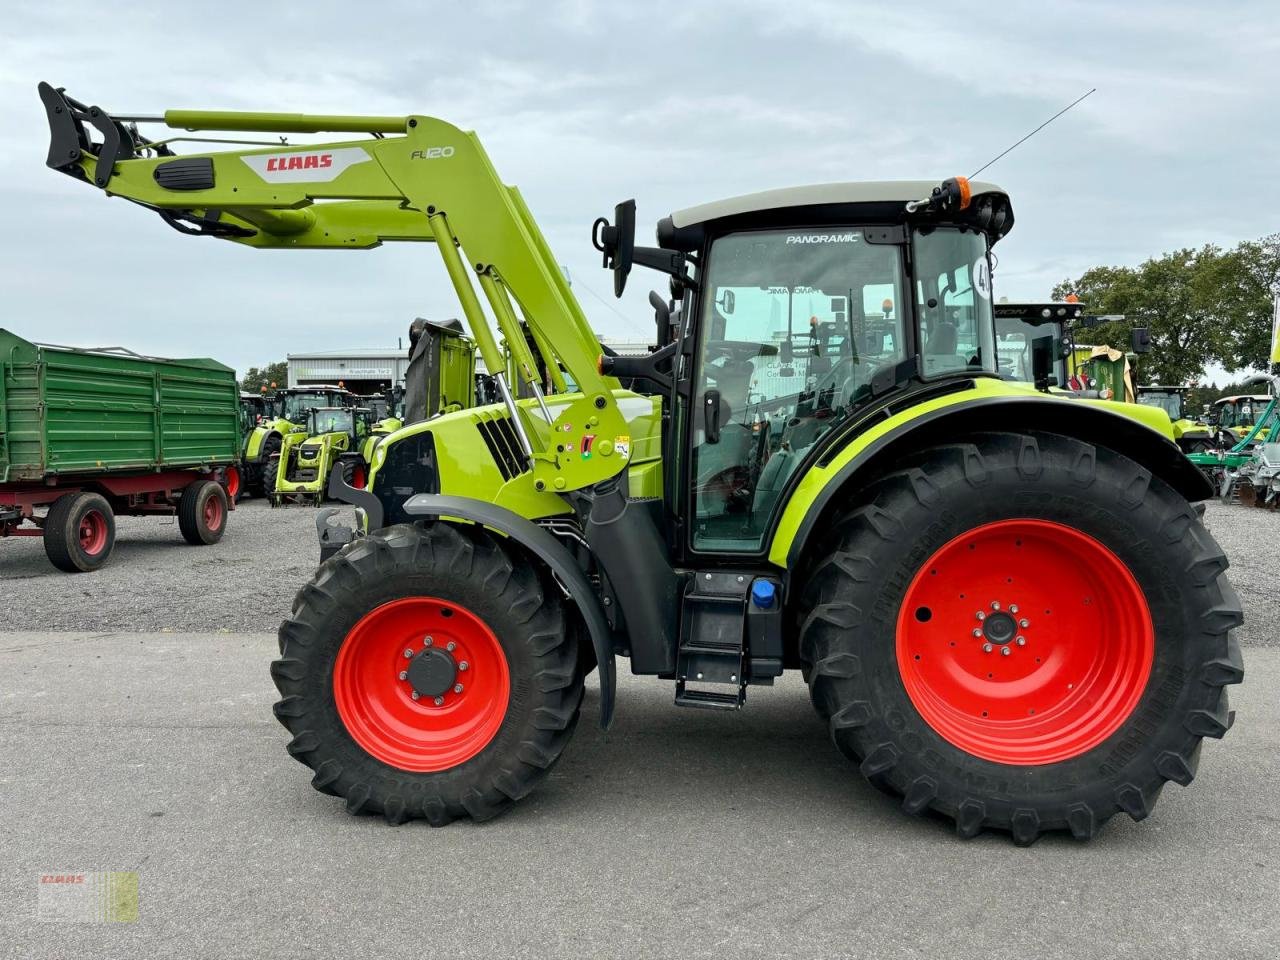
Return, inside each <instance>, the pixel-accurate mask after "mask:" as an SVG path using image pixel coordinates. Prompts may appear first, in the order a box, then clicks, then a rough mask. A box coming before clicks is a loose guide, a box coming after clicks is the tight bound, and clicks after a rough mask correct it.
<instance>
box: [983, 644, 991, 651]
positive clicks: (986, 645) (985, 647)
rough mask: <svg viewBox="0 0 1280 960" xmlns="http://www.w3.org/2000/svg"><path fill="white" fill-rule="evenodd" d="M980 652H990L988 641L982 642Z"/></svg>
mask: <svg viewBox="0 0 1280 960" xmlns="http://www.w3.org/2000/svg"><path fill="white" fill-rule="evenodd" d="M982 652H983V653H990V652H991V644H989V643H984V644H983V645H982Z"/></svg>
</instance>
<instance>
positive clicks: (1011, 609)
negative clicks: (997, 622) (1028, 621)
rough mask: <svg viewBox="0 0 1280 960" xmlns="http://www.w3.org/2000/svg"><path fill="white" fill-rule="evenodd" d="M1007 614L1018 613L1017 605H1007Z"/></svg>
mask: <svg viewBox="0 0 1280 960" xmlns="http://www.w3.org/2000/svg"><path fill="white" fill-rule="evenodd" d="M1009 612H1010V613H1017V612H1018V605H1017V604H1016V603H1011V604H1009Z"/></svg>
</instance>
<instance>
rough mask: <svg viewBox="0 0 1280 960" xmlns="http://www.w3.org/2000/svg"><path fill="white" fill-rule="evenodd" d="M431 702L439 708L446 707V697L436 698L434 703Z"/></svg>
mask: <svg viewBox="0 0 1280 960" xmlns="http://www.w3.org/2000/svg"><path fill="white" fill-rule="evenodd" d="M431 702H432V703H434V704H435V705H436V706H437V707H439V706H443V705H444V697H436V698H435V699H434V700H433V701H431Z"/></svg>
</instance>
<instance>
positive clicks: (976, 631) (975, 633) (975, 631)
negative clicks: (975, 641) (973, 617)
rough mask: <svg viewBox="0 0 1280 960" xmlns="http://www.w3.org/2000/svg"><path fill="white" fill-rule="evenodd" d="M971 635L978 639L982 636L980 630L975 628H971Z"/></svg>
mask: <svg viewBox="0 0 1280 960" xmlns="http://www.w3.org/2000/svg"><path fill="white" fill-rule="evenodd" d="M973 635H974V636H975V637H980V636H982V631H981V630H979V629H978V628H977V627H974V628H973Z"/></svg>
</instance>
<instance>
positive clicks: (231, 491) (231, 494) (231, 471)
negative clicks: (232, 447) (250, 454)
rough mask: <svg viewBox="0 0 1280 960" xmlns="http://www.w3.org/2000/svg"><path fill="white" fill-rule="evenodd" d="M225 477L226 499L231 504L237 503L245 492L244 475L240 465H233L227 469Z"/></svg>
mask: <svg viewBox="0 0 1280 960" xmlns="http://www.w3.org/2000/svg"><path fill="white" fill-rule="evenodd" d="M225 476H226V488H227V499H228V500H230V501H231V502H232V503H239V502H240V500H241V498H242V497H243V496H244V492H245V483H244V473H243V471H242V470H241V469H240V465H239V464H233V465H231V466H229V467H227V469H226V473H225Z"/></svg>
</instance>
